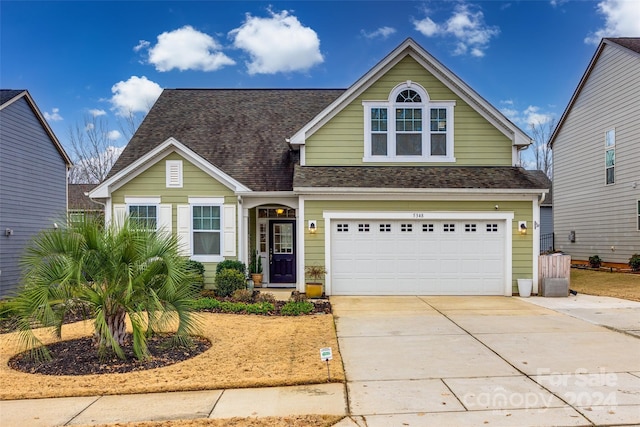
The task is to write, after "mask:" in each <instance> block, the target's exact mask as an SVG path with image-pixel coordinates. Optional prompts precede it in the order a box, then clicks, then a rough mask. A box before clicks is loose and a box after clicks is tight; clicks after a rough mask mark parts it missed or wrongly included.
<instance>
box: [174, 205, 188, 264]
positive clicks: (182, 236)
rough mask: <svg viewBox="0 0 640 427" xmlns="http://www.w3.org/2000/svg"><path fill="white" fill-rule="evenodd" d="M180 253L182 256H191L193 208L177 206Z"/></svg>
mask: <svg viewBox="0 0 640 427" xmlns="http://www.w3.org/2000/svg"><path fill="white" fill-rule="evenodd" d="M176 219H177V221H176V223H177V228H178V230H177V231H178V233H177V234H178V251H179V252H180V255H183V256H191V206H190V205H178V206H177V218H176Z"/></svg>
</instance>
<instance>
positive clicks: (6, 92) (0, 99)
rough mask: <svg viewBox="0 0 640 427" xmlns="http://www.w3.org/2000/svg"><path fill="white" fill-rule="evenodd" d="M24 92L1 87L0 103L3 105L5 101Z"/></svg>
mask: <svg viewBox="0 0 640 427" xmlns="http://www.w3.org/2000/svg"><path fill="white" fill-rule="evenodd" d="M22 92H24V89H22V90H14V89H0V105H3V104H4V103H5V102H8V101H11V100H12V99H13V98H15V97H16V96H18V95H20V94H21V93H22Z"/></svg>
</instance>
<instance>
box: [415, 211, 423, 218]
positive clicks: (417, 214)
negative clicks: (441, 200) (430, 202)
mask: <svg viewBox="0 0 640 427" xmlns="http://www.w3.org/2000/svg"><path fill="white" fill-rule="evenodd" d="M413 217H414V218H424V213H422V212H414V213H413Z"/></svg>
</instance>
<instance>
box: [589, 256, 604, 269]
mask: <svg viewBox="0 0 640 427" xmlns="http://www.w3.org/2000/svg"><path fill="white" fill-rule="evenodd" d="M600 264H602V260H601V259H600V257H599V256H598V255H593V256H590V257H589V265H590V266H591V268H600Z"/></svg>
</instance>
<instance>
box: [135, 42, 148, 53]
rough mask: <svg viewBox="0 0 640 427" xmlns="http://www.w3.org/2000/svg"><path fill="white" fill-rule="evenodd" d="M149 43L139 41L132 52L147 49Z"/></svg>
mask: <svg viewBox="0 0 640 427" xmlns="http://www.w3.org/2000/svg"><path fill="white" fill-rule="evenodd" d="M149 46H151V43H150V42H148V41H146V40H140V41H139V42H138V44H137V45H136V46H134V48H133V51H134V52H140V51H141V50H142V49H148V48H149Z"/></svg>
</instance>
